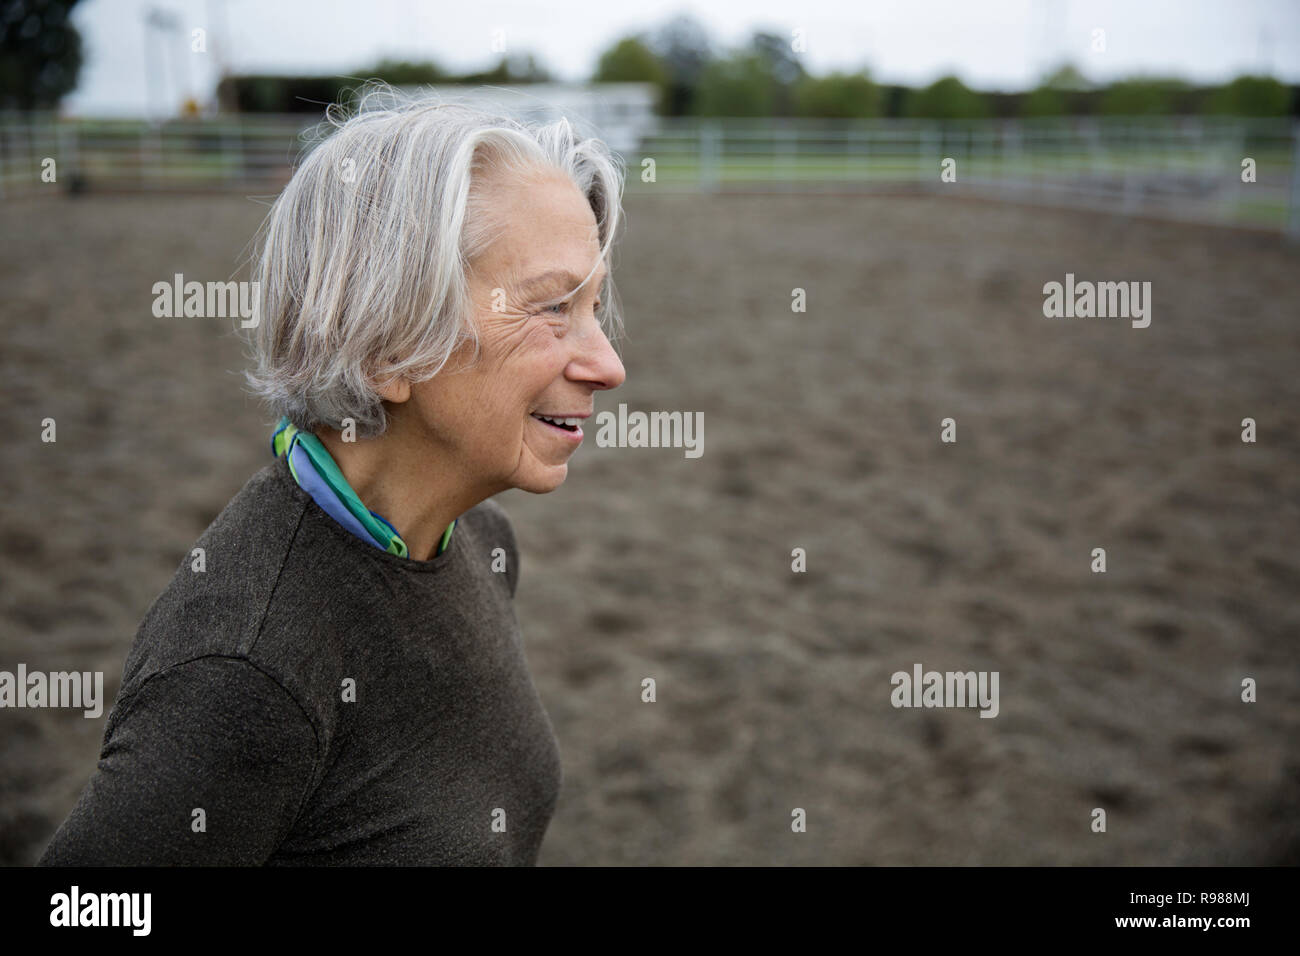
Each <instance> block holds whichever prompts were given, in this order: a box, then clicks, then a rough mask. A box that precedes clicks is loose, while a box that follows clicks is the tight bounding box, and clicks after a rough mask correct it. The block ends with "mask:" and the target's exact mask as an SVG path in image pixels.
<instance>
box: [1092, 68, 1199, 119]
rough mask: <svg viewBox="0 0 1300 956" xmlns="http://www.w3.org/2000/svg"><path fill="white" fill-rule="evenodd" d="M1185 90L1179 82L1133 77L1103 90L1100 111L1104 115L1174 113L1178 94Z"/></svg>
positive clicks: (1185, 85) (1184, 86)
mask: <svg viewBox="0 0 1300 956" xmlns="http://www.w3.org/2000/svg"><path fill="white" fill-rule="evenodd" d="M1187 89H1188V86H1187V84H1186V83H1184V82H1183V81H1182V80H1177V79H1167V78H1162V77H1133V78H1131V79H1127V80H1119V81H1118V82H1115V83H1112V84H1110V86H1108V87H1106V89H1105V91H1104V92H1103V93H1102V96H1101V105H1100V109H1101V112H1102V113H1103V114H1106V115H1108V116H1158V115H1163V114H1169V113H1173V112H1175V107H1176V101H1177V98H1178V95H1179V94H1180V93H1183V92H1185V91H1186V90H1187Z"/></svg>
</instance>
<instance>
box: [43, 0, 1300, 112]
mask: <svg viewBox="0 0 1300 956" xmlns="http://www.w3.org/2000/svg"><path fill="white" fill-rule="evenodd" d="M151 9H158V10H162V11H166V12H169V13H171V14H174V17H175V23H176V25H177V27H178V28H179V29H178V31H176V32H174V33H172V34H170V36H169V35H168V34H167V33H166V32H165V31H163V30H159V29H157V28H147V27H146V25H145V16H146V13H147V12H148V11H149V10H151ZM679 12H685V13H689V14H692V15H693V16H695V17H696V18H697V19H698V20H699V21H700V22H701V23H702V24H704V26H705V27H706V29H707V30H708V32H709V35H710V36H711V38H712V39H713V40H714V41H715V42H716V43H717V45H718V46H719V48H720V49H725V48H727V47H730V46H734V45H739V44H741V43H743V42H744V41H745V40H746V39H747V38H748V37H749V35H750V33H751V32H752V31H753V30H754V29H758V28H762V29H767V30H770V31H773V32H778V33H780V34H782V35H784V36H791V35H792V31H794V30H796V29H798V30H801V31H803V36H804V37H805V42H806V46H807V50H806V52H804V53H802V54H801V56H802V58H803V60H804V65H805V68H806V69H808V70H809V72H812V73H814V74H820V73H824V72H828V71H830V70H833V69H840V70H857V69H859V68H862V67H864V66H865V67H868V68H869V69H870V70H871V72H872V74H873V75H874V76H875V77H876V78H877V79H878V80H880V81H882V82H888V83H907V84H910V85H916V84H924V83H927V82H929V81H931V80H933V79H935V78H937V77H938V76H941V75H942V74H944V73H947V72H955V73H956V74H957V75H958V76H960V77H962V79H963V80H964V81H965V82H966V83H967V84H969V85H971V86H974V87H976V88H980V89H1003V90H1014V89H1024V88H1027V87H1029V86H1032V85H1033V84H1034V82H1035V81H1036V80H1038V79H1039V78H1040V77H1041V76H1042V75H1043V74H1044V73H1045V72H1047V71H1048V70H1049V69H1050V68H1051V67H1052V66H1054V65H1056V64H1058V63H1060V62H1062V61H1063V60H1067V59H1069V60H1073V61H1074V63H1075V64H1076V65H1077V66H1078V67H1079V68H1080V69H1082V70H1083V72H1084V74H1085V75H1087V76H1088V77H1089V78H1090V79H1094V80H1106V79H1110V78H1114V77H1117V76H1124V75H1129V74H1133V73H1141V72H1146V73H1162V74H1175V75H1179V76H1183V77H1185V78H1187V79H1189V80H1193V81H1203V82H1216V81H1220V80H1224V79H1227V78H1230V77H1232V76H1235V75H1237V74H1239V73H1243V72H1269V73H1272V74H1273V75H1275V76H1277V77H1278V78H1279V79H1282V80H1284V81H1286V82H1291V83H1295V82H1300V2H1297V0H1218V2H1214V0H894V2H875V0H797V2H796V0H712V2H707V3H706V2H681V0H662V2H661V0H636V2H626V3H619V2H614V0H607V2H604V3H601V2H597V0H534V2H527V3H526V2H513V3H510V2H493V0H460V2H455V3H446V2H421V0H84V2H83V3H82V4H80V5H79V6H78V8H77V9H76V11H75V13H74V21H75V22H76V24H77V27H78V29H79V30H80V31H81V34H82V37H83V39H84V41H85V47H86V59H87V62H86V64H85V66H84V67H83V70H82V74H81V83H80V86H79V88H78V89H77V91H76V92H75V93H74V94H73V95H72V96H70V97H69V98H68V99H67V100H66V101H65V109H67V110H69V111H72V112H77V113H81V114H85V115H89V114H135V115H139V114H143V113H146V112H149V111H150V110H151V109H152V110H153V111H158V110H159V109H160V108H161V107H163V106H164V105H165V106H166V111H167V112H174V110H175V107H176V105H177V104H179V102H180V101H181V100H182V99H183V98H184V96H185V94H186V92H187V91H188V92H190V93H192V94H194V95H196V96H197V97H198V98H199V99H200V101H206V100H208V99H210V98H211V96H212V90H213V88H214V86H215V83H216V78H217V77H218V75H219V74H220V70H221V67H222V66H223V65H224V66H225V67H226V68H227V69H229V70H231V71H233V72H254V71H258V72H283V73H327V74H336V73H337V74H343V75H347V76H357V75H358V74H357V71H358V70H360V69H361V68H363V67H364V66H366V65H367V64H373V63H374V62H375V61H377V60H378V59H380V58H382V57H386V56H387V57H397V58H401V59H410V60H424V59H433V60H435V61H436V62H438V63H439V64H441V65H442V66H443V67H444V68H446V69H449V70H452V71H456V72H461V71H468V70H476V69H484V68H486V67H488V66H490V65H492V64H493V63H495V62H496V60H497V58H498V54H495V53H493V52H492V42H493V36H494V34H495V33H496V31H502V34H503V35H504V37H505V42H506V45H507V49H508V51H509V52H511V53H515V52H519V53H524V52H531V53H533V54H534V55H536V56H537V57H538V59H539V60H540V61H541V62H542V63H543V64H544V65H545V66H546V67H547V68H549V69H550V70H551V71H552V72H553V73H554V74H555V75H556V76H557V77H559V78H561V79H569V80H582V79H586V78H587V77H589V76H590V74H591V72H592V70H593V68H594V67H595V64H596V60H597V58H598V57H599V56H600V53H601V52H602V51H603V50H605V49H606V48H607V47H608V46H609V45H610V44H611V43H613V42H614V41H615V40H617V39H619V38H620V37H623V36H625V35H627V34H629V33H633V32H636V31H639V30H649V29H653V28H654V27H657V26H659V25H660V24H661V23H663V22H664V21H666V20H668V19H669V18H670V17H671V16H673V15H674V14H676V13H679ZM196 28H203V29H205V30H206V33H207V36H206V39H207V52H205V53H191V52H190V41H191V31H193V30H194V29H196ZM1097 29H1101V30H1104V31H1105V46H1106V49H1105V51H1104V52H1096V51H1094V50H1093V49H1092V46H1093V42H1092V41H1093V31H1094V30H1097ZM151 90H153V91H154V92H153V93H151V92H150V91H151Z"/></svg>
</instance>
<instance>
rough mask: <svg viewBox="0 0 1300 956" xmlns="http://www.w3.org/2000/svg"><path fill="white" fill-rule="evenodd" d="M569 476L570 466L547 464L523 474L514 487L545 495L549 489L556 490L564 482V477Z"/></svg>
mask: <svg viewBox="0 0 1300 956" xmlns="http://www.w3.org/2000/svg"><path fill="white" fill-rule="evenodd" d="M568 476H569V466H568V464H567V463H565V464H563V465H547V466H545V467H543V468H538V469H537V470H535V471H533V472H532V473H531V474H528V475H525V476H521V477H519V478H517V479H516V480H515V482H514V487H516V488H518V489H519V490H520V491H527V492H529V493H530V494H534V495H544V494H546V493H547V492H548V491H554V490H555V489H556V488H558V487H560V485H562V484H564V479H565V478H567V477H568Z"/></svg>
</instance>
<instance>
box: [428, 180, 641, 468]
mask: <svg viewBox="0 0 1300 956" xmlns="http://www.w3.org/2000/svg"><path fill="white" fill-rule="evenodd" d="M487 196H488V202H489V204H490V205H491V206H492V209H493V215H495V216H496V217H498V218H496V220H495V221H496V222H498V223H502V224H504V228H503V230H502V231H501V238H500V239H498V240H497V241H496V243H495V244H494V245H493V246H492V247H491V248H490V249H489V250H488V251H487V252H486V253H485V254H484V255H483V256H482V257H481V258H480V260H479V261H478V262H476V263H474V268H473V271H472V273H471V275H470V295H471V296H472V298H473V302H474V307H475V317H474V320H475V323H476V326H477V328H478V333H479V341H480V348H481V351H480V354H479V358H478V361H477V362H475V363H474V364H472V365H469V363H470V362H471V360H472V356H473V345H472V343H470V344H469V345H467V346H465V347H463V348H462V349H461V350H460V351H458V352H457V353H456V354H454V355H453V356H452V358H451V361H449V362H448V364H447V366H446V367H445V368H444V370H443V372H441V373H439V374H438V375H436V376H434V377H433V378H432V379H430V380H428V381H426V382H422V383H418V384H416V385H413V386H412V387H411V405H412V408H411V411H413V412H414V413H415V417H416V418H417V419H418V422H419V424H420V426H421V429H422V430H423V431H424V432H425V433H426V435H427V436H428V437H429V438H430V439H431V440H433V441H436V442H437V443H438V444H439V445H442V446H444V447H449V448H450V449H451V450H452V451H453V453H454V455H455V458H454V459H453V460H455V461H457V462H461V463H463V464H464V466H465V467H466V468H467V469H468V470H469V472H470V474H468V475H466V476H465V477H466V478H468V479H469V480H470V481H473V482H474V483H476V484H481V485H483V486H490V487H493V488H496V489H497V490H504V489H505V488H521V489H523V490H525V491H530V492H534V493H543V492H547V491H552V490H554V489H555V488H557V487H559V485H560V484H561V483H562V482H563V481H564V479H565V476H566V474H567V473H568V460H569V456H570V455H572V454H573V453H574V452H575V451H576V450H577V448H578V446H579V445H580V444H581V443H582V440H583V431H582V427H581V426H582V424H583V423H579V424H578V425H577V426H574V425H572V423H570V424H569V426H567V427H565V426H559V425H555V424H551V423H549V422H546V421H543V420H542V418H541V417H540V416H546V417H550V418H561V419H563V418H570V419H573V418H577V419H585V418H586V417H587V416H589V415H590V414H591V413H592V406H593V400H592V397H593V394H594V393H595V392H596V391H598V390H601V389H609V388H617V387H618V386H619V385H620V384H621V383H622V382H623V379H624V377H625V375H624V371H623V364H622V362H620V361H619V358H618V356H617V355H616V354H615V352H614V349H613V347H612V346H611V345H610V343H609V340H608V339H607V338H606V336H605V334H604V332H603V331H602V329H601V328H600V325H599V322H598V321H597V319H596V314H595V309H596V305H597V304H598V303H599V295H600V289H601V285H602V281H603V279H604V277H605V267H604V265H603V264H602V265H601V268H600V270H599V271H598V272H596V274H595V275H594V276H593V277H592V279H591V281H590V282H588V283H587V284H586V285H585V286H583V287H582V288H581V289H579V290H578V291H577V292H576V293H575V292H574V289H575V288H576V287H577V286H578V284H579V283H580V282H582V280H583V279H584V278H586V277H587V275H588V274H589V273H590V272H591V270H592V268H593V267H594V266H595V265H596V264H597V261H598V259H599V255H600V243H599V235H598V232H597V226H596V219H595V216H594V215H593V213H592V211H591V207H590V205H589V204H588V203H587V201H586V199H585V198H584V197H583V195H582V193H581V192H580V191H579V190H578V189H577V187H576V186H574V185H573V184H572V183H571V182H569V181H568V180H567V179H563V178H545V179H533V180H531V181H528V182H525V183H520V184H511V185H505V184H500V185H490V186H488V187H487ZM467 365H468V367H466V366H467ZM493 493H495V492H493Z"/></svg>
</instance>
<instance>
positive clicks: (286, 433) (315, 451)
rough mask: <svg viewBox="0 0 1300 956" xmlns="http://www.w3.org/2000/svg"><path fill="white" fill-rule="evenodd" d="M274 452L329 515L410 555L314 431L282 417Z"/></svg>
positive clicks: (442, 547)
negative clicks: (287, 461) (341, 469)
mask: <svg viewBox="0 0 1300 956" xmlns="http://www.w3.org/2000/svg"><path fill="white" fill-rule="evenodd" d="M271 454H273V455H275V456H276V457H277V458H287V459H288V460H289V471H290V472H291V473H292V474H293V478H294V481H296V482H298V486H299V487H300V488H302V489H303V491H305V492H307V494H309V495H311V497H312V499H313V500H314V501H315V502H316V504H318V505H320V506H321V508H322V510H324V511H325V512H326V513H327V514H328V515H329V516H330V517H332V518H333V519H334V520H335V521H337V522H338V523H339V524H341V525H342V526H343V527H344V528H347V530H349V531H351V532H352V533H353V534H354V535H356V536H357V537H358V538H360V539H361V540H363V541H369V542H370V543H371V544H373V545H374V546H375V547H376V548H378V549H379V550H381V551H387V552H388V553H389V554H395V555H397V556H398V557H399V558H406V557H410V554H409V553H408V552H407V549H406V542H405V541H403V540H402V536H401V535H399V534H398V533H397V529H396V528H394V527H393V526H392V525H391V524H389V523H388V522H387V521H385V520H384V518H383V516H382V515H378V514H376V513H375V512H373V511H371V510H370V509H369V508H367V507H366V506H365V505H364V504H362V503H361V499H360V498H359V497H358V496H357V493H356V492H355V491H353V490H352V486H351V485H350V484H348V480H347V479H346V478H344V477H343V472H341V471H340V470H339V466H338V465H337V464H336V463H335V461H334V457H333V456H332V455H331V454H330V453H329V452H328V451H327V450H326V449H325V446H324V445H323V444H322V443H321V440H320V439H319V438H317V437H316V436H315V435H313V434H312V433H311V432H304V431H299V430H298V429H297V428H296V427H294V425H293V424H292V423H291V422H290V421H289V419H288V417H285V418H281V419H280V423H279V424H278V425H277V426H276V428H275V431H274V432H273V433H272V435H271ZM455 529H456V521H455V520H453V521H452V523H451V524H449V525H447V530H446V531H444V532H443V533H442V540H440V541H439V542H438V550H437V552H436V554H442V553H443V552H444V551H446V550H447V546H448V545H450V544H451V533H452V531H454V530H455Z"/></svg>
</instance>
